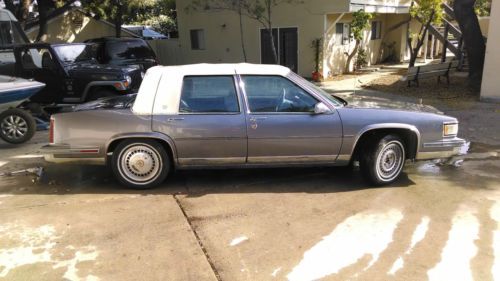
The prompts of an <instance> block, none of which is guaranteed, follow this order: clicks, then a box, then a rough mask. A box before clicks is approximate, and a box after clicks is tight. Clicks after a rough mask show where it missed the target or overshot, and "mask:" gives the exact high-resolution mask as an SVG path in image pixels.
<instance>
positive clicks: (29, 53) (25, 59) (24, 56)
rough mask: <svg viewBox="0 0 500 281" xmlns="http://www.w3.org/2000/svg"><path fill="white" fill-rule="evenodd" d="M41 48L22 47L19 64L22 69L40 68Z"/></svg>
mask: <svg viewBox="0 0 500 281" xmlns="http://www.w3.org/2000/svg"><path fill="white" fill-rule="evenodd" d="M41 53H42V50H38V49H24V50H22V52H21V64H22V66H23V68H24V69H41V68H42V57H41Z"/></svg>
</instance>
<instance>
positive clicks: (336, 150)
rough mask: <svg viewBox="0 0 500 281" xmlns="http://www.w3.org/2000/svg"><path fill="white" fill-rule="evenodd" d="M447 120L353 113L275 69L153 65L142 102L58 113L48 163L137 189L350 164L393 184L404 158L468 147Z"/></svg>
mask: <svg viewBox="0 0 500 281" xmlns="http://www.w3.org/2000/svg"><path fill="white" fill-rule="evenodd" d="M457 132H458V121H457V119H455V118H453V117H449V116H445V115H442V114H439V113H431V112H423V111H409V110H404V109H388V108H380V107H378V108H372V107H369V106H363V105H361V106H351V105H348V104H347V103H346V102H344V101H343V100H341V99H338V98H335V97H333V96H331V95H330V94H327V93H325V92H324V91H323V90H321V89H319V88H317V87H316V86H315V85H313V84H311V83H309V82H308V81H306V80H304V79H303V78H301V77H300V76H298V75H296V74H295V73H293V72H292V71H290V69H288V68H285V67H282V66H277V65H253V64H198V65H184V66H169V67H162V66H157V67H153V68H150V69H149V70H148V72H147V73H146V76H145V78H144V80H143V82H142V85H141V88H140V89H139V93H138V94H137V96H136V97H135V99H134V97H131V96H125V97H118V98H112V99H108V100H98V101H95V102H92V103H90V104H86V105H83V106H80V107H79V108H78V110H76V112H71V113H62V114H56V115H53V116H52V119H51V126H50V144H49V145H47V146H45V147H44V150H45V152H46V159H47V160H48V161H53V162H67V161H79V162H88V163H99V164H106V165H110V166H111V168H112V170H113V172H114V175H115V176H116V178H117V179H118V180H119V181H120V182H121V183H123V184H124V185H126V186H129V187H133V188H151V187H153V186H156V185H158V184H160V183H162V182H163V181H164V180H165V179H166V177H167V175H168V174H169V172H170V171H172V170H173V169H192V168H249V167H278V166H281V167H283V166H285V167H288V166H328V165H334V166H335V165H336V166H342V165H349V164H350V163H352V162H353V161H359V165H360V170H361V172H362V174H363V176H364V177H365V178H366V179H367V180H368V181H369V182H370V183H372V184H373V185H384V184H389V183H391V182H393V181H394V180H396V179H397V178H398V176H399V175H400V174H401V171H402V169H403V166H404V164H405V161H406V160H421V159H435V158H448V157H451V156H453V155H456V154H458V152H459V149H460V147H461V146H462V145H463V144H464V143H465V141H464V140H463V139H460V138H457Z"/></svg>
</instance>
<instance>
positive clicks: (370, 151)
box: [359, 135, 406, 186]
mask: <svg viewBox="0 0 500 281" xmlns="http://www.w3.org/2000/svg"><path fill="white" fill-rule="evenodd" d="M405 153H406V151H405V146H404V142H403V141H402V140H401V138H400V137H398V136H396V135H386V136H384V137H378V138H373V139H372V141H368V142H367V143H366V145H365V147H364V149H363V150H362V151H360V161H359V168H360V170H361V173H362V174H363V177H364V178H365V179H366V180H367V181H368V182H369V183H371V184H372V185H375V186H382V185H386V184H390V183H392V182H394V181H395V180H396V179H397V178H398V177H399V176H400V175H401V171H402V170H403V167H404V164H405V159H406V158H405V157H406V155H405Z"/></svg>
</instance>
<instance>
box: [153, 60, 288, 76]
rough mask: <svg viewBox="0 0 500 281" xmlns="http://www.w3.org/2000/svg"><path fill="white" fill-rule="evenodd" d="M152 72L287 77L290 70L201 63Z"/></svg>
mask: <svg viewBox="0 0 500 281" xmlns="http://www.w3.org/2000/svg"><path fill="white" fill-rule="evenodd" d="M152 71H161V72H162V73H170V72H171V71H175V72H177V73H183V74H184V76H188V75H233V74H235V73H238V74H242V75H243V74H247V75H248V74H254V75H256V74H266V75H283V76H284V75H287V74H288V73H289V72H290V69H288V68H287V67H284V66H281V65H274V64H251V63H215V64H212V63H199V64H187V65H178V66H161V67H158V69H154V70H152Z"/></svg>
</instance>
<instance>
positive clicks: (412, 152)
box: [351, 128, 418, 160]
mask: <svg viewBox="0 0 500 281" xmlns="http://www.w3.org/2000/svg"><path fill="white" fill-rule="evenodd" d="M386 135H397V136H399V137H400V138H401V139H402V140H403V144H404V146H405V150H406V159H415V157H416V156H417V146H418V136H417V134H416V133H415V132H413V131H412V130H409V129H401V128H390V129H374V130H369V131H367V132H365V133H363V134H362V135H361V137H360V138H359V140H358V142H357V143H356V147H355V148H354V153H353V157H352V158H351V159H352V160H359V156H360V153H361V152H362V150H363V148H364V147H365V146H366V145H368V144H369V143H370V141H372V140H373V139H379V138H382V137H383V136H386Z"/></svg>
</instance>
